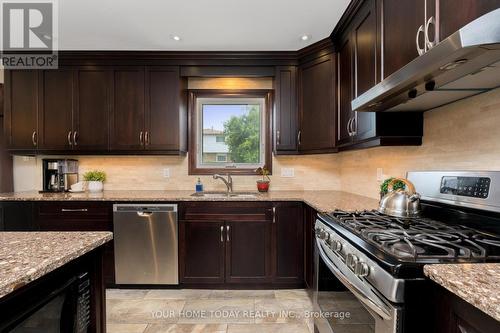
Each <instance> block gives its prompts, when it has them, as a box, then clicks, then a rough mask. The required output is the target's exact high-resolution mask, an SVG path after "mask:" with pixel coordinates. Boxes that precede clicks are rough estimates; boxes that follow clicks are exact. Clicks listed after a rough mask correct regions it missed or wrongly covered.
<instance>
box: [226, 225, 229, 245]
mask: <svg viewBox="0 0 500 333" xmlns="http://www.w3.org/2000/svg"><path fill="white" fill-rule="evenodd" d="M229 230H230V227H229V226H228V225H226V241H228V242H229Z"/></svg>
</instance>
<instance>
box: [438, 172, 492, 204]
mask: <svg viewBox="0 0 500 333" xmlns="http://www.w3.org/2000/svg"><path fill="white" fill-rule="evenodd" d="M490 183H491V179H490V178H487V177H443V178H442V180H441V189H440V192H441V193H443V194H453V195H461V196H465V197H473V198H482V199H485V198H487V197H488V194H489V192H490Z"/></svg>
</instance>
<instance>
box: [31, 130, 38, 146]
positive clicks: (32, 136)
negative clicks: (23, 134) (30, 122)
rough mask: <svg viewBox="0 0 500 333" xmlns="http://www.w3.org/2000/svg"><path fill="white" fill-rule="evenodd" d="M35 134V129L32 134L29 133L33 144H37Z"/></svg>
mask: <svg viewBox="0 0 500 333" xmlns="http://www.w3.org/2000/svg"><path fill="white" fill-rule="evenodd" d="M37 139H38V138H37V134H36V131H33V134H31V142H33V146H35V147H36V146H37V145H38V140H37Z"/></svg>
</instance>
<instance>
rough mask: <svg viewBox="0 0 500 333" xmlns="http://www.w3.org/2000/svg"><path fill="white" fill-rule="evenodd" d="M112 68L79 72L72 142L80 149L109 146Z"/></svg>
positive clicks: (105, 148) (103, 149)
mask: <svg viewBox="0 0 500 333" xmlns="http://www.w3.org/2000/svg"><path fill="white" fill-rule="evenodd" d="M112 74H113V73H112V71H111V70H104V69H79V70H77V72H76V91H77V94H76V99H77V101H76V107H75V111H74V113H73V117H74V126H73V130H74V132H73V143H74V145H75V148H76V149H78V150H82V151H83V150H95V151H105V150H107V149H108V133H109V113H110V107H111V92H112Z"/></svg>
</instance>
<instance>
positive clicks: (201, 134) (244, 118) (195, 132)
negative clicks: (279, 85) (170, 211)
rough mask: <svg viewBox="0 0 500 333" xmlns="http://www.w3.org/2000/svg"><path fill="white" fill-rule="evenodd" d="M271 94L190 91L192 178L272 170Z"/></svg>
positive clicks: (261, 92)
mask: <svg viewBox="0 0 500 333" xmlns="http://www.w3.org/2000/svg"><path fill="white" fill-rule="evenodd" d="M270 96H271V94H270V92H269V91H267V90H265V91H260V90H259V91H241V92H240V91H238V92H236V91H230V92H227V91H210V92H208V91H191V94H190V115H191V127H190V128H191V133H190V142H191V146H190V149H189V151H190V152H189V154H190V163H189V167H190V169H189V171H190V174H197V175H199V174H214V173H230V174H255V171H254V170H255V169H256V168H258V167H263V166H265V167H267V168H268V169H270V164H271V161H270V160H271V158H270V155H271V149H270V139H269V137H270V120H269V116H270V112H269V107H270V101H271V98H270Z"/></svg>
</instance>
